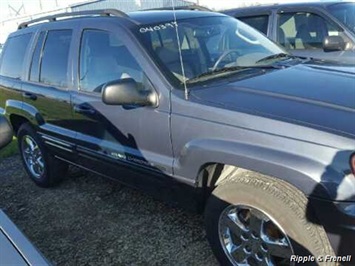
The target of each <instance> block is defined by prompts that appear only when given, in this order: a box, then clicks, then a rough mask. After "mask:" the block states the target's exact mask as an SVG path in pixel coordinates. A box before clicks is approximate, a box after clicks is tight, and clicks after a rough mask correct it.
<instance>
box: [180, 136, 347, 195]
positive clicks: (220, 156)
mask: <svg viewBox="0 0 355 266" xmlns="http://www.w3.org/2000/svg"><path fill="white" fill-rule="evenodd" d="M181 154H182V156H181V157H180V158H179V159H178V160H177V169H178V170H177V171H176V173H177V174H178V175H180V176H189V175H190V176H191V175H192V178H195V184H196V186H198V187H202V188H204V189H205V190H206V191H207V192H206V194H208V193H209V192H210V191H212V190H213V188H214V187H215V186H216V184H218V182H220V181H221V179H223V178H226V177H228V174H229V173H230V172H233V171H234V170H233V169H238V168H242V169H245V170H248V171H250V172H257V173H260V174H263V175H266V176H271V177H275V178H278V179H281V180H284V181H286V182H288V183H290V184H291V185H293V186H295V187H296V188H298V189H299V190H301V191H302V192H303V193H304V194H305V195H307V196H308V195H312V196H318V197H321V198H329V199H332V198H335V197H336V193H337V191H336V190H330V189H329V188H328V187H325V186H323V185H322V184H321V183H320V181H323V180H324V178H325V179H326V178H327V176H332V179H334V178H335V179H336V176H339V178H343V176H341V174H342V173H340V172H338V171H336V170H335V169H333V168H331V167H329V165H328V164H327V163H325V162H321V161H317V160H315V159H312V158H309V157H306V156H302V155H301V154H294V153H292V152H291V151H290V152H288V151H285V150H278V149H272V148H269V147H262V146H257V145H254V144H246V143H238V142H228V141H224V140H198V141H196V142H193V143H189V145H187V146H185V147H184V150H183V151H182V152H181ZM326 168H327V171H326V172H327V175H326V176H324V172H325V169H326ZM193 173H195V174H193ZM320 184H321V185H320Z"/></svg>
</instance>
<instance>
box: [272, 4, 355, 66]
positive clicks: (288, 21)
mask: <svg viewBox="0 0 355 266" xmlns="http://www.w3.org/2000/svg"><path fill="white" fill-rule="evenodd" d="M276 35H277V38H276V40H277V42H278V43H280V44H281V45H283V46H284V47H285V48H286V49H287V50H288V51H289V52H290V53H292V54H294V55H298V56H305V57H313V58H319V59H325V60H338V61H344V62H350V63H352V62H353V59H352V58H353V56H354V52H353V51H352V48H353V46H354V44H353V43H352V41H351V39H350V38H349V37H348V36H346V34H345V33H344V31H343V30H342V29H341V28H340V27H339V26H338V25H336V24H335V23H332V22H331V21H330V20H328V19H326V18H325V17H324V16H323V15H322V14H318V13H315V12H313V11H301V10H297V11H296V10H295V11H287V12H283V11H280V12H279V14H278V26H277V32H276ZM327 36H339V38H341V39H343V41H344V42H345V49H344V50H343V51H330V52H326V51H324V50H323V41H324V38H325V37H327Z"/></svg>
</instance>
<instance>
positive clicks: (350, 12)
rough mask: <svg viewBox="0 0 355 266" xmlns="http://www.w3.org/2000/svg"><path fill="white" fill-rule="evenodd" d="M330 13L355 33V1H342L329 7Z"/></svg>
mask: <svg viewBox="0 0 355 266" xmlns="http://www.w3.org/2000/svg"><path fill="white" fill-rule="evenodd" d="M328 10H329V12H330V13H332V14H333V16H335V17H336V18H337V19H339V21H341V22H342V23H344V25H345V26H346V27H347V28H348V29H349V30H351V31H352V32H354V33H355V3H340V4H335V5H331V6H329V7H328Z"/></svg>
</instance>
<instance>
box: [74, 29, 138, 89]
mask: <svg viewBox="0 0 355 266" xmlns="http://www.w3.org/2000/svg"><path fill="white" fill-rule="evenodd" d="M124 78H133V79H134V80H135V81H136V82H137V83H138V86H140V88H142V89H143V88H144V86H143V83H144V79H145V76H144V74H143V71H142V69H141V67H140V66H139V65H138V63H137V61H136V60H135V59H134V57H133V56H132V54H131V53H130V52H129V50H128V49H127V47H126V46H125V45H124V44H123V43H122V42H121V41H120V40H119V39H118V38H117V37H116V36H115V35H114V34H112V33H110V32H105V31H100V30H85V31H84V32H83V35H82V39H81V50H80V90H83V91H89V92H98V93H99V92H101V90H102V86H103V85H104V84H105V83H107V82H109V81H113V80H118V79H124Z"/></svg>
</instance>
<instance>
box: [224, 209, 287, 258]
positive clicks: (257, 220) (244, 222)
mask: <svg viewBox="0 0 355 266" xmlns="http://www.w3.org/2000/svg"><path fill="white" fill-rule="evenodd" d="M218 230H219V239H220V242H221V244H222V247H223V250H224V252H225V253H226V255H227V257H228V258H229V260H230V262H231V263H232V264H233V265H290V257H291V255H293V254H294V252H293V248H292V245H291V242H290V240H289V238H288V237H287V235H286V234H285V233H284V231H283V230H282V228H281V227H280V226H279V225H278V224H277V223H276V222H275V221H273V220H272V219H271V217H270V216H268V215H267V214H265V213H264V212H262V211H261V210H258V209H256V208H253V207H249V206H242V205H238V206H233V205H231V206H228V207H227V208H226V209H225V210H224V211H223V212H222V213H221V215H220V217H219V223H218Z"/></svg>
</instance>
